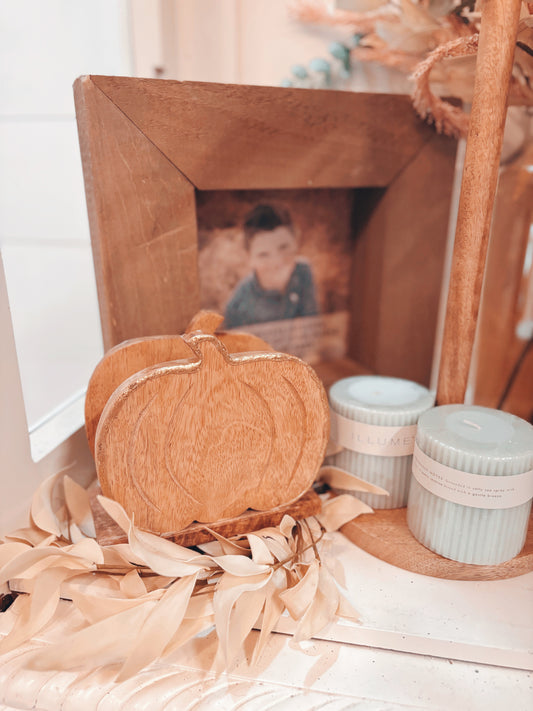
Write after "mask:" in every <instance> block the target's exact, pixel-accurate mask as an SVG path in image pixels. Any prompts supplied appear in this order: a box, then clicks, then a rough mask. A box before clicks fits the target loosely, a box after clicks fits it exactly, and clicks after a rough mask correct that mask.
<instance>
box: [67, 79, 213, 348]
mask: <svg viewBox="0 0 533 711" xmlns="http://www.w3.org/2000/svg"><path fill="white" fill-rule="evenodd" d="M74 97H75V102H76V115H77V120H78V132H79V138H80V148H81V156H82V164H83V174H84V180H85V194H86V198H87V208H88V213H89V224H90V229H91V243H92V248H93V257H94V263H95V272H96V284H97V289H98V301H99V304H100V318H101V323H102V332H103V338H104V347H105V349H106V350H107V349H108V348H110V347H111V346H114V345H116V344H117V343H121V342H122V341H125V340H127V339H130V338H136V337H139V336H158V335H160V334H164V333H176V334H178V333H183V331H184V330H185V328H186V326H187V324H188V323H189V321H190V319H191V318H192V316H193V315H194V314H195V313H196V312H197V311H198V310H199V308H200V291H199V284H198V265H197V261H198V259H197V226H196V203H195V193H194V186H193V185H192V183H191V182H190V181H189V180H188V179H187V178H186V177H185V176H184V175H183V174H182V173H181V172H180V171H179V170H178V169H177V168H176V167H175V166H174V165H173V164H172V163H171V162H170V161H169V160H168V158H167V157H166V156H165V155H164V154H163V153H162V152H161V151H160V150H159V149H158V148H157V147H156V146H155V145H154V143H153V142H152V141H151V140H149V138H147V137H146V136H145V135H144V134H143V133H141V132H140V131H139V130H138V129H137V128H136V127H135V126H134V124H133V123H132V122H131V120H130V119H129V118H128V117H127V116H126V115H125V114H124V113H123V112H122V111H121V110H120V108H118V107H117V106H115V104H113V102H112V101H110V100H109V99H108V98H107V97H106V96H105V95H104V94H103V93H102V91H101V90H100V89H99V88H98V87H97V86H96V85H95V84H94V83H93V82H92V81H91V80H90V78H88V77H86V78H83V79H79V80H77V81H76V83H75V85H74Z"/></svg>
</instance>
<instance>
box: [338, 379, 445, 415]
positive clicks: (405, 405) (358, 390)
mask: <svg viewBox="0 0 533 711" xmlns="http://www.w3.org/2000/svg"><path fill="white" fill-rule="evenodd" d="M329 398H330V404H331V407H332V408H333V410H335V411H336V412H338V413H340V414H341V415H344V416H345V417H349V418H351V419H354V420H358V421H360V422H364V423H367V424H373V425H384V426H387V425H399V426H401V425H412V424H416V422H417V420H418V417H419V415H420V413H422V412H424V411H425V410H427V409H428V408H430V407H431V406H432V405H433V402H434V396H433V394H432V393H430V392H429V390H428V389H427V388H425V387H423V386H422V385H418V383H414V382H412V381H410V380H403V379H402V378H388V377H384V376H378V375H357V376H353V377H351V378H343V379H342V380H339V381H337V382H336V383H335V384H334V385H333V386H332V387H331V388H330V391H329Z"/></svg>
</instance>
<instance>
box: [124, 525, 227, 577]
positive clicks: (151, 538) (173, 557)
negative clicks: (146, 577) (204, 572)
mask: <svg viewBox="0 0 533 711" xmlns="http://www.w3.org/2000/svg"><path fill="white" fill-rule="evenodd" d="M128 539H129V544H130V547H131V550H132V551H133V553H134V555H135V556H138V557H139V558H140V559H141V560H143V561H144V563H145V564H146V565H147V566H148V567H149V568H151V569H152V570H153V571H154V572H155V573H159V575H165V576H168V577H171V578H178V577H182V576H189V575H194V574H195V573H198V571H199V570H201V569H205V568H209V567H212V566H213V565H214V564H213V562H212V559H211V558H210V557H209V556H206V555H199V554H194V553H193V552H192V551H191V550H189V549H188V548H183V546H179V545H178V544H177V543H172V541H169V540H167V539H165V538H160V537H159V536H156V535H154V534H153V533H147V532H146V531H141V530H139V529H138V528H135V526H133V525H131V526H130V530H129V533H128Z"/></svg>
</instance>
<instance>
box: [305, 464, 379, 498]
mask: <svg viewBox="0 0 533 711" xmlns="http://www.w3.org/2000/svg"><path fill="white" fill-rule="evenodd" d="M318 479H319V480H320V481H323V482H325V483H326V484H328V486H331V488H332V489H345V490H347V491H366V492H368V493H371V494H381V495H383V496H389V495H390V494H389V492H388V491H387V490H386V489H382V488H381V487H380V486H376V485H375V484H371V483H370V482H368V481H365V480H364V479H359V478H358V477H356V476H354V475H353V474H350V473H349V472H347V471H345V470H344V469H340V468H339V467H334V466H330V465H328V466H324V467H321V468H320V471H319V472H318Z"/></svg>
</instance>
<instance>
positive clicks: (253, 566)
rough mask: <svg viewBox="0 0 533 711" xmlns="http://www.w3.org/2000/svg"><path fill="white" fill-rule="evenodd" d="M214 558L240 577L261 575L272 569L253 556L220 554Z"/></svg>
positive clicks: (227, 570)
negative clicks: (260, 563) (254, 559)
mask: <svg viewBox="0 0 533 711" xmlns="http://www.w3.org/2000/svg"><path fill="white" fill-rule="evenodd" d="M213 560H214V561H215V562H216V563H217V565H219V566H220V567H221V568H222V569H223V570H225V571H226V572H227V573H231V574H232V575H236V576H238V577H245V576H249V575H260V574H262V573H268V572H269V570H270V568H269V566H268V565H258V564H257V563H254V561H253V560H252V559H251V558H246V557H245V556H243V555H219V556H218V558H214V559H213Z"/></svg>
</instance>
